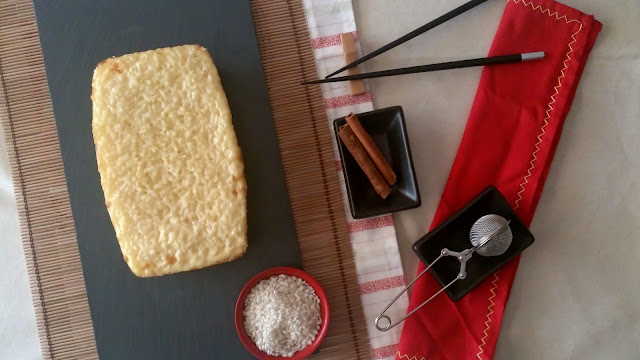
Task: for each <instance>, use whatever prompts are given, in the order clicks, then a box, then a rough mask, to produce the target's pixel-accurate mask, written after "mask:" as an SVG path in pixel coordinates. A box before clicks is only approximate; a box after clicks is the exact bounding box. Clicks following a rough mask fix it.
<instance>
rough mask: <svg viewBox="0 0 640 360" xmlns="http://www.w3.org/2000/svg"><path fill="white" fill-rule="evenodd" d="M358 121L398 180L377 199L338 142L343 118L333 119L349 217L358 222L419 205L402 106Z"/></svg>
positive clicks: (372, 112)
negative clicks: (349, 210) (387, 193)
mask: <svg viewBox="0 0 640 360" xmlns="http://www.w3.org/2000/svg"><path fill="white" fill-rule="evenodd" d="M358 119H359V120H360V122H361V123H362V127H363V128H364V129H365V130H366V131H367V133H368V134H369V135H370V136H371V138H372V139H373V141H374V142H375V144H376V146H377V147H378V149H380V152H381V153H382V155H384V157H385V158H386V159H387V161H388V162H389V165H391V168H392V169H393V171H395V173H396V175H397V179H398V180H397V182H396V183H395V184H394V185H393V186H391V193H390V194H389V196H387V198H386V199H383V198H381V197H380V195H378V193H377V192H376V191H375V189H374V188H373V186H372V185H371V183H370V182H369V179H368V178H367V176H366V175H365V174H364V172H363V171H362V169H360V166H358V163H357V162H356V160H355V159H354V158H353V156H351V153H350V152H349V150H347V148H346V147H345V146H344V144H343V143H342V141H340V137H339V136H338V129H339V128H340V127H341V126H342V125H345V124H346V123H347V121H346V120H345V118H344V117H342V118H339V119H336V120H334V121H333V130H334V131H335V134H336V141H337V142H338V150H339V152H340V158H341V159H342V169H343V174H344V181H345V183H346V185H347V196H348V197H349V205H350V206H351V215H352V216H353V218H354V219H362V218H366V217H371V216H375V215H380V214H387V213H390V212H395V211H400V210H406V209H412V208H415V207H418V206H420V192H419V191H418V182H417V181H416V175H415V171H414V169H413V160H412V159H411V148H410V147H409V139H408V137H407V127H406V125H405V122H404V113H403V112H402V107H400V106H392V107H388V108H384V109H379V110H374V111H369V112H366V113H362V114H358Z"/></svg>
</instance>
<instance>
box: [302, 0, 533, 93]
mask: <svg viewBox="0 0 640 360" xmlns="http://www.w3.org/2000/svg"><path fill="white" fill-rule="evenodd" d="M486 1H487V0H471V1H469V2H467V3H465V4H463V5H461V6H459V7H457V8H455V9H453V10H451V11H449V12H448V13H446V14H444V15H442V16H440V17H439V18H437V19H434V20H432V21H430V22H428V23H427V24H425V25H423V26H421V27H419V28H417V29H415V30H413V31H411V32H410V33H408V34H406V35H403V36H402V37H400V38H398V39H396V40H394V41H392V42H390V43H388V44H387V45H385V46H383V47H381V48H379V49H377V50H375V51H373V52H371V53H369V54H367V55H364V56H363V57H361V58H359V59H356V60H355V61H353V62H351V63H349V64H347V65H346V66H344V67H342V68H340V69H338V70H336V71H334V72H332V73H331V74H329V75H327V76H326V77H325V78H324V79H320V80H313V81H306V82H303V83H302V85H309V84H321V83H329V82H339V81H347V80H360V79H372V78H378V77H384V76H394V75H405V74H415V73H421V72H430V71H439V70H449V69H460V68H467V67H473V66H485V65H497V64H506V63H514V62H520V61H527V60H537V59H542V58H544V52H543V51H536V52H527V53H519V54H510V55H499V56H490V57H484V58H477V59H468V60H458V61H450V62H444V63H437V64H429V65H420V66H411V67H405V68H399V69H392V70H382V71H374V72H369V73H363V74H355V75H347V76H340V77H332V76H334V75H336V74H338V73H340V72H342V71H345V70H348V69H350V68H352V67H355V66H357V65H358V64H361V63H363V62H365V61H367V60H369V59H371V58H373V57H376V56H378V55H380V54H382V53H384V52H386V51H389V50H391V49H393V48H394V47H396V46H398V45H400V44H403V43H405V42H407V41H409V40H411V39H413V38H414V37H416V36H418V35H420V34H423V33H425V32H427V31H429V30H431V29H433V28H434V27H436V26H438V25H440V24H443V23H445V22H447V21H449V20H451V19H453V18H454V17H456V16H458V15H460V14H462V13H464V12H466V11H468V10H471V9H473V8H474V7H476V6H478V5H480V4H482V3H484V2H486Z"/></svg>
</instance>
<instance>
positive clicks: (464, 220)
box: [413, 186, 534, 301]
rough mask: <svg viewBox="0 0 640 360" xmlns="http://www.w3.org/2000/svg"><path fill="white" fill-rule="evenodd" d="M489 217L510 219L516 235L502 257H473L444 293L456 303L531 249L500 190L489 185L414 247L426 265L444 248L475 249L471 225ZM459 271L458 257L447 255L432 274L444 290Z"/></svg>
mask: <svg viewBox="0 0 640 360" xmlns="http://www.w3.org/2000/svg"><path fill="white" fill-rule="evenodd" d="M488 214H496V215H500V216H502V217H504V218H505V219H507V220H511V223H510V224H509V227H510V228H511V232H512V234H513V241H512V243H511V245H510V246H509V248H508V249H507V251H506V252H505V253H504V254H502V255H499V256H491V257H484V256H482V255H480V254H478V253H475V254H473V257H472V258H471V259H470V260H469V261H468V262H467V269H466V271H467V277H466V278H465V279H463V280H458V281H456V282H455V283H453V285H451V286H450V287H449V288H447V289H446V290H445V292H446V293H447V295H449V297H450V298H451V299H452V300H453V301H458V300H459V299H460V298H462V297H463V296H464V295H465V294H467V293H468V292H469V291H471V290H472V289H473V288H474V287H476V286H478V284H480V283H481V282H482V281H483V280H484V279H486V278H487V277H488V276H489V275H491V274H492V273H494V272H495V271H496V270H498V269H499V268H500V267H501V266H503V265H505V264H506V263H507V262H509V261H510V260H511V259H513V258H514V257H515V256H517V255H518V254H520V253H521V252H522V251H523V250H524V249H526V248H527V247H529V245H531V244H532V243H533V241H534V238H533V234H531V232H530V231H529V229H527V227H526V226H525V225H524V224H523V223H522V221H521V220H520V219H519V218H518V216H517V215H516V213H515V212H514V211H513V209H512V208H511V206H510V205H509V203H508V202H507V200H505V198H504V197H503V196H502V194H501V193H500V191H498V189H496V188H495V187H494V186H489V187H488V188H486V189H485V190H483V191H482V192H481V193H480V194H479V195H478V196H476V197H475V198H474V199H473V200H471V202H469V203H468V204H467V205H466V206H465V207H463V208H462V209H460V210H459V211H458V212H457V213H455V214H454V215H452V216H451V217H449V218H448V219H447V220H445V221H444V222H443V223H442V224H440V225H438V226H437V227H436V228H435V229H433V230H432V231H430V232H429V233H428V234H426V235H425V236H423V237H422V238H421V239H420V240H418V241H416V243H415V244H413V251H414V252H415V253H416V255H418V258H420V260H421V261H422V262H423V263H424V264H426V265H428V264H430V263H431V262H432V261H434V260H435V259H436V258H437V257H438V256H439V255H440V251H441V250H442V249H443V248H447V249H449V250H452V251H458V252H459V251H463V250H465V249H469V248H471V247H472V245H471V241H470V240H469V231H470V230H471V226H472V225H473V223H474V222H476V220H478V219H479V218H480V217H482V216H484V215H488ZM459 270H460V262H459V261H458V260H457V259H456V258H455V257H452V256H445V257H443V258H442V259H440V260H439V261H438V262H437V263H436V264H435V265H433V267H432V268H431V270H430V272H431V273H432V274H433V275H434V276H435V278H436V279H437V280H438V282H439V283H440V285H441V286H443V287H444V286H445V285H446V284H448V283H449V282H451V281H452V280H453V279H454V278H455V277H456V275H457V274H458V271H459Z"/></svg>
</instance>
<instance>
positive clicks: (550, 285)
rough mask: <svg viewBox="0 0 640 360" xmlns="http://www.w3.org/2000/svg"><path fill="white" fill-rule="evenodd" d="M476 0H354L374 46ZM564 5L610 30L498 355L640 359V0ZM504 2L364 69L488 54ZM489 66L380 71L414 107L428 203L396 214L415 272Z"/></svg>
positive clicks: (366, 41)
mask: <svg viewBox="0 0 640 360" xmlns="http://www.w3.org/2000/svg"><path fill="white" fill-rule="evenodd" d="M464 2H466V0H395V1H392V0H354V10H355V15H356V23H357V25H358V33H359V35H360V39H361V45H362V48H363V51H364V52H365V53H367V52H370V51H372V50H375V49H377V48H379V47H380V46H382V45H384V44H386V43H388V42H389V41H391V40H393V39H395V38H398V37H399V36H401V35H403V34H405V33H407V32H409V31H410V30H413V29H415V28H417V27H418V26H420V25H423V24H424V23H426V22H427V21H428V20H429V19H432V18H435V17H437V16H438V15H439V14H443V13H445V12H447V11H448V10H450V9H452V8H454V7H456V6H458V5H460V4H462V3H464ZM562 2H564V3H566V4H568V5H570V6H573V7H575V8H577V9H579V10H581V11H583V12H586V13H591V14H595V16H596V19H598V20H599V21H600V22H602V23H603V27H602V31H601V32H600V34H599V36H598V39H597V41H596V44H595V46H594V48H593V52H592V53H591V56H590V58H589V60H588V62H587V66H586V68H585V70H584V73H583V76H582V79H581V81H580V85H579V87H578V91H577V94H576V97H575V100H574V103H573V106H572V108H571V111H570V113H569V116H568V117H567V119H566V122H565V125H564V130H563V133H562V138H561V140H560V144H559V146H558V149H557V152H556V155H555V158H554V161H553V163H552V165H551V170H550V172H549V176H548V178H547V181H546V184H545V188H544V191H543V193H542V198H541V200H540V203H539V204H538V208H537V211H536V215H535V217H534V219H533V223H532V225H531V231H532V232H533V234H534V235H535V236H536V242H535V243H534V244H533V246H532V247H530V248H529V249H527V250H526V251H525V252H524V253H523V255H522V260H521V262H520V269H519V270H518V275H517V276H516V281H515V284H514V286H513V291H512V292H511V298H510V300H509V302H508V304H507V308H506V312H505V317H504V321H503V324H502V329H501V335H500V338H499V340H498V345H497V352H496V356H495V359H496V360H512V359H519V360H525V359H536V360H539V359H581V360H582V359H640V297H639V295H640V1H638V0H629V1H623V0H616V1H612V0H562ZM505 4H506V1H504V0H490V1H488V2H487V3H485V4H483V5H480V6H479V7H477V8H476V9H473V10H471V11H470V12H467V13H466V14H464V15H461V16H459V17H457V18H455V19H453V20H452V21H449V22H447V23H446V24H444V25H441V26H439V27H437V28H435V29H433V30H431V31H429V32H428V33H426V34H423V35H421V36H420V37H418V38H416V39H413V40H411V41H410V42H407V43H405V44H403V45H401V46H399V47H397V48H396V49H394V50H391V51H389V52H387V53H385V54H383V55H381V56H378V57H376V58H374V59H372V60H371V61H369V62H367V69H366V70H367V71H373V70H382V69H390V68H396V67H403V66H411V65H419V64H428V63H431V62H437V61H443V60H444V61H446V60H451V59H461V58H469V57H480V56H484V55H485V54H486V53H487V52H488V50H489V46H490V45H491V42H492V40H493V36H494V34H495V32H496V30H497V27H498V23H499V20H500V17H501V16H502V11H503V9H504V6H505ZM532 31H535V29H532ZM523 50H524V49H523ZM529 50H534V49H529ZM445 59H446V60H445ZM481 71H482V70H481V69H480V68H475V69H465V70H455V71H449V72H439V73H429V74H418V75H409V76H398V77H392V78H382V79H375V80H371V81H370V82H369V84H370V86H371V90H372V93H373V100H374V105H375V106H376V107H377V108H381V107H386V106H392V105H401V106H402V107H403V109H404V112H405V116H406V118H407V127H408V133H409V138H410V139H409V140H410V143H411V150H412V154H413V159H414V165H415V168H416V172H417V177H418V182H419V186H420V194H421V196H422V206H421V207H420V208H418V209H414V210H409V211H406V212H402V213H398V214H396V216H395V219H396V230H397V233H398V241H399V243H400V250H401V252H402V260H403V263H404V268H405V276H406V277H407V279H413V278H414V276H415V273H416V268H417V263H418V259H417V258H416V257H415V256H414V255H413V252H412V251H411V244H413V242H414V241H416V240H417V239H418V238H419V237H420V236H422V235H423V234H424V233H425V230H426V229H427V228H428V226H429V225H430V223H431V220H432V219H433V215H434V213H435V210H436V207H437V206H438V201H439V199H440V195H441V194H442V190H443V189H444V185H445V183H446V180H447V176H448V175H449V170H450V168H451V165H452V163H453V159H454V156H455V154H456V151H457V149H458V145H459V144H460V140H461V138H462V132H463V130H464V126H465V124H466V121H467V117H468V115H469V112H470V110H471V104H472V102H473V98H474V96H475V92H476V88H477V86H478V82H479V80H480V73H481Z"/></svg>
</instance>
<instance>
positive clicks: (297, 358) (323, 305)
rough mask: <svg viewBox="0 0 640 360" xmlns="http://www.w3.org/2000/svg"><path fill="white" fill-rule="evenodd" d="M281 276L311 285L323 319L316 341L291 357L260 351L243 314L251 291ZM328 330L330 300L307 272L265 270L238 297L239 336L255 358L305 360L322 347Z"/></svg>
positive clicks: (283, 269)
mask: <svg viewBox="0 0 640 360" xmlns="http://www.w3.org/2000/svg"><path fill="white" fill-rule="evenodd" d="M280 274H284V275H290V276H295V277H297V278H300V279H302V280H304V281H306V282H307V284H309V285H310V286H311V287H312V288H313V290H314V291H315V292H316V295H318V299H320V316H321V318H322V324H321V325H320V329H319V330H318V335H317V336H316V338H315V340H313V342H312V343H311V345H309V346H307V347H306V348H304V349H302V350H300V351H298V352H296V353H294V354H293V356H291V357H281V356H272V355H269V354H267V353H266V352H264V351H262V350H260V349H258V347H257V346H256V344H255V343H254V342H253V340H251V337H249V334H247V332H246V330H245V329H244V315H243V313H244V302H245V299H246V298H247V295H249V292H250V291H251V289H252V288H253V287H254V286H255V285H256V284H257V283H259V282H260V281H262V280H264V279H268V278H270V277H272V276H276V275H280ZM327 330H329V300H327V295H326V294H325V293H324V290H322V287H320V284H319V283H318V282H317V281H316V280H315V279H314V278H312V277H311V275H309V274H307V273H306V272H304V271H302V270H300V269H295V268H290V267H276V268H271V269H268V270H265V271H263V272H261V273H260V274H258V275H256V276H254V277H253V279H251V280H249V282H248V283H247V285H245V286H244V288H243V289H242V291H241V292H240V296H238V301H237V302H236V331H238V336H239V337H240V340H241V341H242V344H244V346H245V347H246V348H247V350H249V352H250V353H251V354H252V355H253V356H255V357H257V358H258V359H262V360H284V359H288V360H301V359H304V358H306V357H308V356H310V355H311V354H313V352H314V351H316V349H318V346H320V343H321V342H322V340H323V339H324V337H325V335H327Z"/></svg>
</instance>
